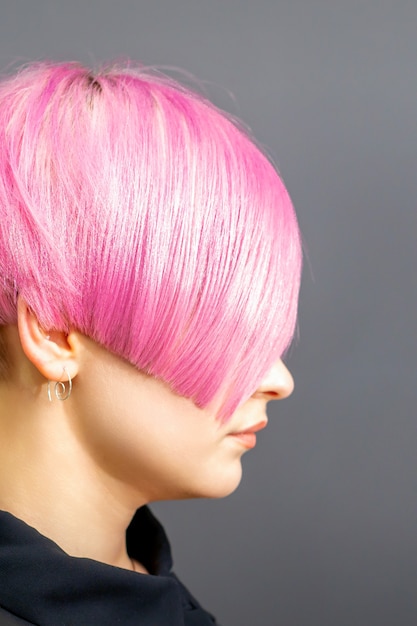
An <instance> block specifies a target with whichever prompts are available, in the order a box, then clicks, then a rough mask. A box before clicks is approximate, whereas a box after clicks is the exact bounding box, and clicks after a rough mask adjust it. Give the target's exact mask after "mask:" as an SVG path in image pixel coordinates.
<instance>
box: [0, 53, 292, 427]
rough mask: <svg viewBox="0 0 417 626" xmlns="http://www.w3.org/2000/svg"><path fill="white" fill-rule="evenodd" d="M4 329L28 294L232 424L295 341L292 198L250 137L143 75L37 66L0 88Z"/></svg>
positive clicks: (48, 317) (44, 309) (48, 322)
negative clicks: (215, 408)
mask: <svg viewBox="0 0 417 626" xmlns="http://www.w3.org/2000/svg"><path fill="white" fill-rule="evenodd" d="M0 146H1V151H0V272H1V274H0V277H1V278H0V280H1V290H0V324H13V323H16V296H17V294H18V293H19V294H21V295H22V297H24V298H25V300H26V301H27V303H28V304H29V305H30V307H31V308H32V309H33V310H34V312H35V313H36V314H37V316H38V318H39V320H40V322H41V324H42V325H43V326H44V327H45V328H48V329H52V328H56V329H59V330H69V329H70V328H76V329H77V330H79V331H80V332H82V333H84V334H85V335H87V336H88V337H91V338H92V339H93V340H95V341H97V342H99V343H100V344H102V345H103V346H105V347H106V348H107V349H109V350H110V351H112V352H114V353H115V354H117V355H120V356H121V357H123V358H125V359H127V360H128V361H130V362H131V363H132V364H134V365H135V366H136V367H137V368H139V369H140V370H142V371H144V372H146V373H148V374H150V375H152V376H156V377H158V378H160V379H162V380H164V381H166V382H167V383H168V384H170V385H171V387H172V388H173V389H174V390H175V391H176V392H177V393H179V394H181V395H183V396H186V397H190V398H192V399H193V400H194V401H195V402H196V404H198V405H199V406H207V405H208V404H209V403H210V402H211V401H213V400H214V399H216V398H221V399H222V400H221V403H222V406H221V411H220V416H221V417H222V418H227V417H228V416H230V415H231V413H232V412H233V411H234V410H235V408H236V407H237V406H238V405H239V404H240V403H241V402H242V401H243V400H245V399H246V398H247V397H249V396H250V395H251V394H252V393H253V392H254V390H255V389H256V387H257V385H258V384H259V382H260V380H261V379H262V377H263V376H264V375H265V373H266V372H267V371H268V369H269V368H270V366H271V365H272V363H273V362H274V361H275V360H276V359H277V358H278V357H279V356H280V355H282V354H283V352H284V351H285V350H286V348H287V347H288V345H289V343H290V341H291V338H292V336H293V333H294V328H295V323H296V313H297V297H298V289H299V281H300V268H301V245H300V236H299V230H298V226H297V221H296V217H295V213H294V210H293V207H292V204H291V201H290V198H289V196H288V193H287V191H286V189H285V187H284V185H283V183H282V181H281V179H280V177H279V175H278V174H277V172H276V170H275V169H274V167H273V166H272V165H271V163H270V162H269V160H268V159H267V158H266V157H265V155H264V154H263V153H262V152H261V151H260V150H259V148H258V147H256V146H255V145H254V143H253V141H252V140H251V139H250V138H249V137H248V135H247V133H245V132H244V131H243V130H242V129H241V128H239V127H238V126H237V125H236V124H235V123H234V122H233V121H231V120H230V119H229V118H228V117H227V116H226V115H225V114H224V113H222V112H220V111H219V110H218V109H216V108H215V107H214V106H213V105H212V104H210V103H209V102H207V101H206V100H205V99H203V98H202V97H201V96H199V95H196V94H194V93H192V92H190V91H188V90H187V89H185V88H184V87H182V86H180V85H178V84H177V83H175V82H173V81H171V80H168V79H165V78H161V77H159V76H154V75H152V74H151V73H150V72H147V71H145V70H143V69H132V68H117V67H115V68H114V67H113V68H107V69H105V70H103V71H102V72H99V73H96V74H94V75H92V74H91V73H90V71H89V70H88V69H86V68H84V67H82V66H80V65H78V64H72V63H68V64H53V63H40V64H35V65H31V66H29V67H28V68H26V69H24V70H22V71H21V72H20V73H18V74H17V75H15V76H13V77H9V78H7V79H5V80H3V82H2V83H0Z"/></svg>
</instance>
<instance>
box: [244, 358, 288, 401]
mask: <svg viewBox="0 0 417 626" xmlns="http://www.w3.org/2000/svg"><path fill="white" fill-rule="evenodd" d="M293 390H294V379H293V377H292V375H291V372H290V371H289V370H288V368H287V367H286V365H284V363H283V361H282V360H281V359H278V361H276V362H275V363H274V364H273V366H272V367H271V369H270V370H269V372H268V373H267V374H266V376H265V377H264V378H263V380H262V382H261V384H260V385H259V387H258V389H257V390H256V392H255V394H254V395H255V396H260V395H262V396H263V397H265V398H266V399H267V401H268V402H269V400H283V399H284V398H288V396H290V395H291V394H292V392H293Z"/></svg>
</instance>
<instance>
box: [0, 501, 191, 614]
mask: <svg viewBox="0 0 417 626" xmlns="http://www.w3.org/2000/svg"><path fill="white" fill-rule="evenodd" d="M126 536H127V549H128V553H129V555H130V556H131V557H133V558H136V559H137V560H139V561H141V562H142V563H143V564H144V565H145V566H146V567H147V569H148V570H149V571H151V572H152V573H153V574H150V575H142V574H138V573H136V572H130V571H128V570H124V569H121V568H117V567H112V566H110V565H105V564H103V563H99V562H98V561H94V560H91V559H83V558H76V557H71V556H69V555H68V554H66V553H65V552H64V551H63V550H62V549H61V548H60V547H59V546H58V545H57V544H55V543H54V542H53V541H51V540H50V539H47V538H46V537H44V536H43V535H41V534H40V533H39V532H38V531H36V530H35V529H34V528H32V527H30V526H28V525H27V524H25V523H24V522H22V521H21V520H18V519H17V518H15V517H14V516H13V515H11V514H10V513H6V512H0V579H1V581H2V584H1V588H0V605H1V606H3V607H4V608H6V609H7V610H8V611H10V612H12V613H14V614H16V615H19V616H21V617H22V618H24V619H26V620H28V621H29V622H34V623H36V624H42V626H56V623H57V622H56V619H57V615H59V616H60V617H59V621H60V623H62V624H100V623H103V624H110V623H112V624H124V625H126V626H134V625H135V626H136V625H137V623H138V616H140V619H141V622H140V623H141V626H142V624H143V626H155V625H156V624H164V623H169V624H173V625H178V626H183V624H184V619H183V608H182V606H181V592H180V586H179V584H178V583H177V581H176V579H175V577H174V576H173V575H171V573H170V572H171V567H172V559H171V553H170V548H169V543H168V540H167V538H166V535H165V533H164V531H163V529H162V527H161V525H160V524H159V522H157V520H156V519H155V518H154V516H153V515H152V513H151V512H150V511H149V509H147V508H146V507H143V508H142V509H139V510H138V511H137V513H136V515H135V517H134V518H133V520H132V523H131V525H130V526H129V528H128V531H127V535H126ZM139 538H140V539H139ZM144 538H146V541H144ZM3 581H5V582H3Z"/></svg>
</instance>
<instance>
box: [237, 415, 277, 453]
mask: <svg viewBox="0 0 417 626" xmlns="http://www.w3.org/2000/svg"><path fill="white" fill-rule="evenodd" d="M267 423H268V420H262V422H258V423H257V424H254V425H253V426H249V428H245V430H241V431H238V432H235V433H230V435H229V437H233V439H235V440H236V441H238V442H239V443H241V444H242V445H243V446H244V447H245V448H247V449H248V450H250V449H251V448H254V447H255V446H256V434H255V433H257V432H258V431H259V430H262V428H265V426H266V425H267Z"/></svg>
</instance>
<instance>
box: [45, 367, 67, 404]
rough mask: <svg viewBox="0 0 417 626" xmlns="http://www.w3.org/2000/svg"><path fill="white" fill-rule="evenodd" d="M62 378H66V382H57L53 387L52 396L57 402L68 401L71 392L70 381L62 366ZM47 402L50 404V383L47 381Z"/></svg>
mask: <svg viewBox="0 0 417 626" xmlns="http://www.w3.org/2000/svg"><path fill="white" fill-rule="evenodd" d="M62 369H63V372H64V376H66V377H67V378H68V381H63V380H58V381H57V382H56V383H55V385H54V394H55V397H56V399H57V400H60V401H61V402H63V401H64V400H68V398H69V397H70V395H71V392H72V380H71V376H70V375H69V373H68V371H67V368H66V367H65V366H64V367H63V368H62ZM66 382H68V389H67V386H66V384H65V383H66ZM48 400H49V402H52V394H51V381H50V380H48Z"/></svg>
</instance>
